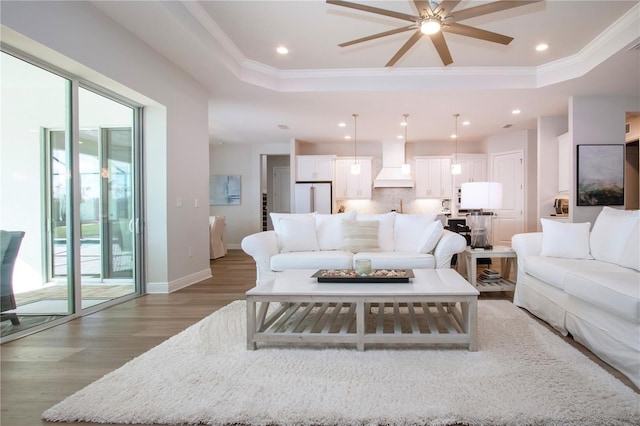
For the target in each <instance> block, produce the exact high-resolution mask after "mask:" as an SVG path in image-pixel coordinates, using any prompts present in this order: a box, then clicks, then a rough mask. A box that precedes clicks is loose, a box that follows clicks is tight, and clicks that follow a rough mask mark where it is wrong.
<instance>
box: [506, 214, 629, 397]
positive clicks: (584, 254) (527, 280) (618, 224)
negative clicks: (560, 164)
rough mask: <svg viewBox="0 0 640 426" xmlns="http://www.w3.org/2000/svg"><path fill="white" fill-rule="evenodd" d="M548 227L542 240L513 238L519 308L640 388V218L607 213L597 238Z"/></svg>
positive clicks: (568, 226) (577, 227) (582, 226)
mask: <svg viewBox="0 0 640 426" xmlns="http://www.w3.org/2000/svg"><path fill="white" fill-rule="evenodd" d="M541 221H542V232H537V233H528V234H518V235H514V236H513V238H512V246H513V249H514V250H515V252H516V254H517V256H518V278H517V283H516V290H515V294H514V300H513V302H514V303H515V304H516V305H518V306H521V307H523V308H525V309H527V310H528V311H529V312H531V313H532V314H534V315H536V316H537V317H539V318H541V319H543V320H544V321H546V322H548V323H549V324H550V325H551V326H553V327H554V328H555V329H557V330H558V331H559V332H561V333H562V334H563V335H567V334H571V336H573V338H574V339H575V340H576V341H578V342H580V343H581V344H582V345H584V346H586V347H587V348H589V349H590V350H591V351H592V352H593V353H594V354H596V355H597V356H598V357H599V358H601V359H602V360H604V361H605V362H607V363H608V364H610V365H611V366H613V367H614V368H616V369H617V370H619V371H620V372H621V373H623V374H624V375H625V376H627V377H628V378H629V379H631V381H632V382H633V383H634V384H635V385H636V386H638V387H640V249H639V245H640V211H638V210H634V211H624V210H617V209H613V208H609V207H604V208H603V209H602V211H601V212H600V214H599V215H598V217H597V219H596V221H595V223H594V226H593V229H592V230H591V231H589V228H590V223H588V222H587V223H559V222H554V221H552V220H546V219H541Z"/></svg>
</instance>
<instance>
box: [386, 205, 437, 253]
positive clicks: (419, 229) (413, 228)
mask: <svg viewBox="0 0 640 426" xmlns="http://www.w3.org/2000/svg"><path fill="white" fill-rule="evenodd" d="M435 218H436V214H435V213H433V214H396V217H395V219H394V222H393V247H394V250H395V251H403V252H412V253H420V247H421V245H420V244H421V240H422V237H423V234H424V231H425V230H426V228H427V227H428V226H429V225H431V224H433V221H434V220H435Z"/></svg>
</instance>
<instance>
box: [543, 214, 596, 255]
mask: <svg viewBox="0 0 640 426" xmlns="http://www.w3.org/2000/svg"><path fill="white" fill-rule="evenodd" d="M540 223H542V251H541V252H540V255H541V256H550V257H564V258H568V259H593V257H592V256H591V254H590V253H589V229H590V228H591V223H590V222H584V223H563V222H557V221H555V220H551V219H545V218H541V219H540Z"/></svg>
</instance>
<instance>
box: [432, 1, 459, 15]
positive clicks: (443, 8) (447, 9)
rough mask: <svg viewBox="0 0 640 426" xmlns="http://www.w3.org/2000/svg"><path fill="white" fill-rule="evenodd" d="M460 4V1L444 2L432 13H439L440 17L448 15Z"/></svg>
mask: <svg viewBox="0 0 640 426" xmlns="http://www.w3.org/2000/svg"><path fill="white" fill-rule="evenodd" d="M458 3H460V0H444V1H443V2H442V3H440V5H439V6H438V7H436V10H434V11H433V13H439V14H441V15H442V16H446V15H449V14H450V13H451V11H452V10H453V8H454V7H456V6H457V5H458Z"/></svg>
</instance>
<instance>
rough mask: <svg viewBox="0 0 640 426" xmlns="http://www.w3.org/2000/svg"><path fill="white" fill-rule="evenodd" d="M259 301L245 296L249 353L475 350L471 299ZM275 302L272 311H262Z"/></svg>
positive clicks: (475, 304) (473, 316)
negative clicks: (337, 347)
mask: <svg viewBox="0 0 640 426" xmlns="http://www.w3.org/2000/svg"><path fill="white" fill-rule="evenodd" d="M280 298H282V296H280ZM260 299H265V297H262V298H261V297H259V296H255V297H247V348H248V349H249V350H254V349H256V344H257V343H264V344H268V343H287V344H295V343H301V344H355V345H356V348H357V349H358V350H360V351H361V350H364V347H365V345H371V344H393V345H464V346H467V347H468V348H469V350H470V351H475V350H476V346H477V343H476V311H477V299H476V298H475V297H469V298H468V299H466V298H463V300H460V301H429V302H426V301H425V302H422V301H419V302H415V301H409V300H395V301H393V302H389V301H388V298H387V300H375V298H365V297H362V298H359V299H361V300H356V301H353V300H345V301H340V300H327V299H325V300H317V301H305V300H285V301H282V300H273V299H272V300H260ZM266 299H269V298H266ZM276 301H277V302H279V304H278V307H277V308H275V307H274V309H272V310H271V311H269V312H268V313H267V311H268V307H269V303H270V302H276ZM258 302H262V303H260V304H259V305H258V309H257V310H256V306H257V303H258Z"/></svg>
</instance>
